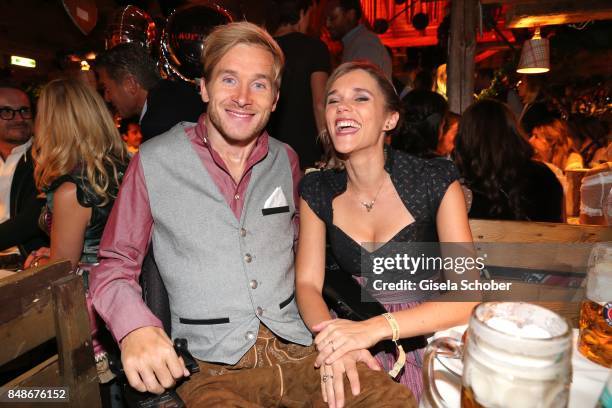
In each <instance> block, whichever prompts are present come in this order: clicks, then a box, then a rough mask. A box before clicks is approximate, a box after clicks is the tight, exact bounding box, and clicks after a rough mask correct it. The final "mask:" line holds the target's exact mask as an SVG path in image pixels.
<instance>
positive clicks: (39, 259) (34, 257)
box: [23, 247, 51, 269]
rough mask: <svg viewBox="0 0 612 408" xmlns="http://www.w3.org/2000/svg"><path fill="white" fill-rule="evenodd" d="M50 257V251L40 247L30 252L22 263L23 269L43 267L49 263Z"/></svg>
mask: <svg viewBox="0 0 612 408" xmlns="http://www.w3.org/2000/svg"><path fill="white" fill-rule="evenodd" d="M50 257H51V249H49V248H48V247H40V248H38V249H36V250H34V251H32V252H30V255H28V257H27V258H26V260H25V262H24V263H23V268H24V269H27V268H30V267H31V268H36V267H37V266H40V265H44V264H46V263H47V262H49V258H50Z"/></svg>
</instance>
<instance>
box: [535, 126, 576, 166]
mask: <svg viewBox="0 0 612 408" xmlns="http://www.w3.org/2000/svg"><path fill="white" fill-rule="evenodd" d="M532 134H533V136H536V137H540V138H542V139H545V140H546V142H547V143H548V145H549V146H550V150H549V151H548V152H547V155H546V157H541V154H540V153H538V158H539V159H540V160H543V161H546V162H549V163H552V164H554V165H555V166H557V167H558V168H560V169H561V170H564V169H565V165H566V162H567V159H568V157H569V155H570V153H572V152H575V151H576V149H574V145H573V142H572V139H571V137H570V130H569V127H568V126H567V125H566V123H565V122H564V121H562V120H559V119H554V120H552V121H551V122H550V123H546V124H543V125H540V126H536V127H534V128H533V130H532Z"/></svg>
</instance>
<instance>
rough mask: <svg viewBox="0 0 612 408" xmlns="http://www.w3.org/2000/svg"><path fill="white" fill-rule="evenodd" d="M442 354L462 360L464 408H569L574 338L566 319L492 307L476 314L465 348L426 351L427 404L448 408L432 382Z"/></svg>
mask: <svg viewBox="0 0 612 408" xmlns="http://www.w3.org/2000/svg"><path fill="white" fill-rule="evenodd" d="M437 354H443V355H446V356H453V355H454V356H458V355H459V354H461V355H462V357H463V374H462V377H461V407H462V408H477V407H478V408H481V407H486V408H506V407H508V408H509V407H521V408H558V407H566V406H567V403H568V399H569V386H570V382H571V378H572V373H571V355H572V336H571V328H570V326H569V324H568V323H567V322H566V321H565V319H563V318H562V317H561V316H559V315H557V314H556V313H554V312H552V311H551V310H548V309H546V308H543V307H541V306H537V305H533V304H529V303H521V302H490V303H482V304H480V305H478V306H477V307H476V308H475V309H474V311H473V312H472V316H471V317H470V322H469V326H468V329H467V336H466V340H465V343H461V342H460V341H459V340H456V339H452V338H448V337H447V338H439V339H436V340H434V341H433V342H432V343H430V345H429V346H428V347H427V349H426V350H425V357H424V363H423V365H424V370H425V372H424V398H425V399H426V400H427V403H426V404H424V405H427V404H429V405H430V406H435V407H447V404H446V403H445V402H444V400H443V399H442V397H441V395H440V394H439V392H438V390H437V389H436V386H435V382H434V380H433V358H435V356H436V355H437Z"/></svg>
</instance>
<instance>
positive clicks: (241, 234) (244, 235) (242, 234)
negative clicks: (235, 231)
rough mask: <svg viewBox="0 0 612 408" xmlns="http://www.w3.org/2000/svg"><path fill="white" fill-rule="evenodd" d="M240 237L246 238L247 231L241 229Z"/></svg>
mask: <svg viewBox="0 0 612 408" xmlns="http://www.w3.org/2000/svg"><path fill="white" fill-rule="evenodd" d="M240 236H241V237H246V230H245V229H244V228H240Z"/></svg>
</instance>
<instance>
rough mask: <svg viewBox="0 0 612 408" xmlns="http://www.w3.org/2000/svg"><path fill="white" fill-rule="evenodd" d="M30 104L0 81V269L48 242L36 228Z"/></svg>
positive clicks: (37, 208)
mask: <svg viewBox="0 0 612 408" xmlns="http://www.w3.org/2000/svg"><path fill="white" fill-rule="evenodd" d="M32 117H33V113H32V107H31V104H30V99H29V98H28V95H27V94H26V93H25V92H24V91H23V90H21V89H20V88H18V87H17V86H16V85H14V84H12V83H9V82H0V269H13V268H15V267H18V266H20V264H21V261H22V260H23V259H25V257H26V256H27V255H28V253H29V252H30V251H32V250H34V249H38V248H40V247H41V246H45V245H48V243H47V239H46V237H45V234H44V233H43V231H42V230H41V229H40V228H38V216H39V215H40V209H41V207H42V205H43V204H44V200H41V199H38V198H37V195H38V191H37V190H36V185H35V183H34V165H33V162H32V155H31V146H32Z"/></svg>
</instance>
